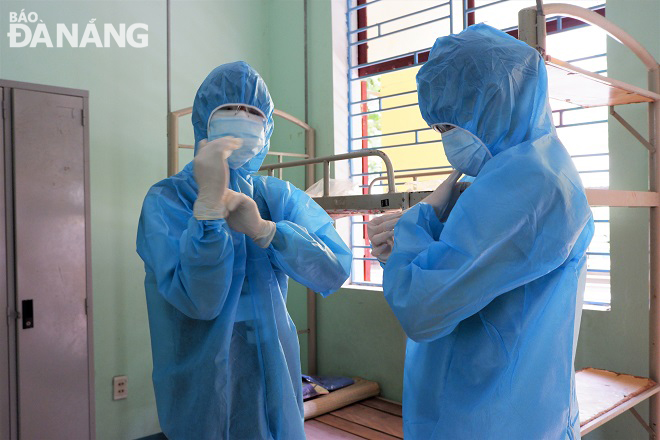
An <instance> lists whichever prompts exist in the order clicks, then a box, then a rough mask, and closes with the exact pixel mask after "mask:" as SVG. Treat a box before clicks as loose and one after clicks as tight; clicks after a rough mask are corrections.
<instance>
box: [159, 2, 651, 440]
mask: <svg viewBox="0 0 660 440" xmlns="http://www.w3.org/2000/svg"><path fill="white" fill-rule="evenodd" d="M540 3H541V2H537V7H532V8H525V9H523V10H521V11H520V13H519V38H520V40H522V41H525V42H526V43H528V44H529V45H531V46H532V47H534V48H536V49H537V50H539V52H540V53H541V55H542V56H543V57H544V59H545V62H546V67H547V70H548V82H549V84H550V96H551V97H552V98H554V99H558V100H562V101H566V102H570V103H573V104H576V105H580V106H582V107H596V106H605V105H607V106H609V108H610V114H611V115H612V116H613V117H614V118H615V119H616V120H617V121H619V122H620V123H621V124H622V125H623V126H624V127H625V128H626V129H627V130H628V131H629V132H630V133H631V134H632V135H633V136H634V137H635V138H636V139H637V140H638V141H640V143H641V144H642V145H643V146H644V147H645V148H646V149H648V151H649V191H625V190H624V191H622V190H609V189H587V191H586V192H587V198H588V200H589V204H590V205H591V206H608V207H631V208H649V209H650V228H649V229H650V310H649V327H650V329H649V331H650V340H649V344H650V347H649V349H650V359H649V371H650V379H649V378H640V377H635V376H631V375H627V374H619V373H613V372H609V371H606V370H598V369H593V368H588V369H585V370H582V371H579V372H577V373H576V387H577V389H578V400H579V401H581V402H583V403H584V408H583V409H584V411H583V409H581V411H580V413H581V414H580V415H581V417H580V419H581V434H582V435H585V434H587V433H589V432H591V431H592V430H594V429H596V428H597V427H599V426H601V425H602V424H603V423H605V422H607V421H609V420H611V419H613V418H614V417H616V416H618V415H620V414H622V413H624V412H625V411H630V412H631V413H632V415H633V416H634V417H635V418H636V419H637V420H638V421H639V422H640V423H641V424H642V426H643V427H644V428H645V429H646V430H647V431H648V432H649V436H650V438H652V439H654V438H656V430H657V425H658V423H659V422H660V401H659V400H658V399H659V397H658V393H659V392H660V384H659V383H658V382H659V381H660V348H659V347H658V344H660V154H658V146H659V144H660V66H659V65H658V62H657V61H656V60H655V59H654V58H653V56H652V55H651V54H650V53H649V52H648V51H647V50H646V49H645V48H644V47H643V46H642V45H641V44H640V43H639V42H637V41H636V40H635V39H634V38H633V37H632V36H631V35H630V34H628V33H627V32H625V31H624V30H623V29H621V28H620V27H618V26H616V25H615V24H613V23H612V22H610V21H609V20H607V19H606V18H604V17H603V16H601V15H599V14H597V13H595V12H593V11H590V10H588V9H584V8H581V7H578V6H574V5H568V4H562V3H555V4H549V5H542V4H540ZM546 15H562V16H569V17H573V18H576V19H578V20H581V21H583V22H586V23H588V24H591V25H594V26H597V27H599V28H601V29H603V30H604V31H605V32H607V33H608V34H609V35H610V36H612V37H613V38H615V39H616V40H617V41H619V42H621V43H622V44H624V45H625V46H626V47H627V48H629V49H630V50H631V51H632V52H633V53H634V54H635V55H636V56H637V57H638V58H639V59H640V60H641V61H642V62H643V63H644V65H645V66H646V68H647V69H648V84H649V85H648V88H649V90H645V89H642V88H639V87H636V86H633V85H630V84H626V83H624V82H622V81H618V80H615V79H612V78H608V77H604V76H602V75H598V74H594V73H592V72H589V71H586V70H584V69H580V68H578V67H575V66H572V65H571V64H569V63H566V62H563V61H560V60H557V59H555V58H553V57H551V56H549V55H547V54H546V53H545V38H546V28H545V16H546ZM644 102H646V103H648V119H649V138H648V139H646V138H645V137H644V136H643V135H642V134H640V133H639V132H637V131H636V130H635V129H634V128H633V127H632V126H631V125H630V124H629V123H628V122H627V121H625V119H623V117H621V116H620V115H619V114H618V113H617V112H616V111H615V110H614V107H615V106H616V105H625V104H633V103H644ZM191 111H192V108H190V107H189V108H186V109H182V110H178V111H174V112H171V113H170V114H169V120H168V127H169V132H170V136H169V137H168V175H172V174H174V173H176V172H177V171H178V150H179V148H185V149H192V148H194V147H193V146H192V145H181V144H179V143H178V119H179V117H181V116H184V115H187V114H189V113H191ZM275 115H276V116H278V117H281V118H283V119H285V120H288V121H290V122H292V123H294V124H296V125H298V126H299V127H301V128H302V129H304V130H305V154H295V153H282V152H276V151H271V152H269V154H270V155H274V156H276V157H277V158H278V163H275V164H270V165H264V166H262V167H261V170H260V171H266V172H268V175H271V176H272V175H274V173H275V171H276V170H278V172H279V177H280V178H281V177H282V171H283V169H284V168H292V167H298V166H305V185H306V187H310V186H311V185H312V184H313V183H314V182H315V180H316V177H315V169H314V166H315V165H316V164H322V165H323V182H324V185H323V196H321V197H315V198H314V200H315V201H316V202H317V203H319V205H320V206H321V207H323V208H324V209H325V210H326V211H327V212H328V213H330V214H331V215H333V216H334V217H340V216H344V215H357V214H361V215H365V214H378V213H383V212H388V211H393V210H401V209H406V208H409V207H410V206H413V205H415V204H416V203H418V202H420V201H421V200H422V199H423V198H424V197H426V195H428V194H429V192H430V191H406V192H397V191H396V185H395V179H399V178H412V179H413V180H416V179H417V178H418V177H422V176H430V175H441V174H447V172H446V171H437V172H430V173H428V172H427V173H419V174H400V175H397V176H395V175H394V171H393V167H392V163H391V161H390V159H389V158H388V156H387V155H386V154H385V153H383V152H382V151H380V150H375V149H365V150H363V151H355V152H351V153H347V154H339V155H333V156H326V157H315V139H314V136H315V132H314V129H313V128H312V127H310V126H309V125H308V124H306V123H305V122H303V121H301V120H299V119H297V118H295V117H293V116H291V115H289V114H287V113H285V112H283V111H281V110H275ZM365 156H378V157H380V158H381V159H382V160H383V162H384V164H385V169H386V171H385V175H383V176H380V177H376V178H375V179H374V180H373V181H372V182H371V183H370V185H369V188H368V191H367V194H362V195H346V196H332V195H330V194H329V191H330V163H332V162H336V161H339V160H349V159H354V158H358V157H365ZM284 157H296V158H301V160H296V161H292V162H284V161H283V159H284ZM382 180H386V181H387V192H386V193H384V194H372V193H371V189H372V187H373V185H374V184H375V183H376V182H378V181H382ZM654 269H655V270H654ZM307 324H308V325H307V329H305V330H300V331H299V332H298V333H299V334H301V333H307V334H308V354H307V357H308V371H309V373H310V374H315V373H316V370H317V368H316V367H317V358H316V355H317V350H316V294H315V293H314V292H313V291H311V290H309V289H308V290H307ZM599 390H608V391H609V392H610V394H612V395H613V397H612V398H611V401H608V400H607V399H606V398H604V397H603V396H602V395H600V394H599ZM613 390H614V391H616V392H612V391H613ZM646 399H650V403H651V409H650V414H649V423H646V421H644V419H643V418H642V417H641V416H640V415H639V413H638V412H637V411H636V410H635V409H634V406H635V405H637V404H638V403H640V402H642V401H644V400H646ZM580 406H581V408H582V407H583V405H580ZM583 412H584V414H583Z"/></svg>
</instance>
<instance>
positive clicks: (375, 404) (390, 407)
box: [360, 397, 403, 417]
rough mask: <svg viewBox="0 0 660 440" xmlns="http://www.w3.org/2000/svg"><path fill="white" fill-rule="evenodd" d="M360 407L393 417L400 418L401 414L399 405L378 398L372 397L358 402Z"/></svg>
mask: <svg viewBox="0 0 660 440" xmlns="http://www.w3.org/2000/svg"><path fill="white" fill-rule="evenodd" d="M360 405H365V406H368V407H371V408H375V409H377V410H380V411H383V412H386V413H390V414H393V415H395V416H399V417H402V416H403V413H402V410H401V405H399V404H398V403H394V402H390V401H387V400H385V399H382V398H380V397H374V398H372V399H367V400H363V401H362V402H360Z"/></svg>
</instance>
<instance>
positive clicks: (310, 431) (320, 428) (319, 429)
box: [305, 420, 362, 440]
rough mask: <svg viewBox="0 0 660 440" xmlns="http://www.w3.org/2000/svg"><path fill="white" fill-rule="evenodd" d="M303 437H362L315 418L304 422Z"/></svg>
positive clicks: (328, 439) (332, 439) (309, 439)
mask: <svg viewBox="0 0 660 440" xmlns="http://www.w3.org/2000/svg"><path fill="white" fill-rule="evenodd" d="M305 437H307V440H356V439H357V440H360V439H361V438H362V437H358V436H357V435H353V434H351V433H350V432H346V431H342V430H341V429H337V428H333V427H332V426H329V425H326V424H325V423H321V422H317V421H316V420H308V421H306V422H305Z"/></svg>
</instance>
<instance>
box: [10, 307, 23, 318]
mask: <svg viewBox="0 0 660 440" xmlns="http://www.w3.org/2000/svg"><path fill="white" fill-rule="evenodd" d="M7 317H8V318H9V319H20V317H21V314H20V313H19V312H17V311H16V310H12V309H10V308H7Z"/></svg>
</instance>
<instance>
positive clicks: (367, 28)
mask: <svg viewBox="0 0 660 440" xmlns="http://www.w3.org/2000/svg"><path fill="white" fill-rule="evenodd" d="M450 3H451V2H450V1H449V2H445V3H440V4H438V5H435V6H431V7H429V8H425V9H420V10H419V11H415V12H410V13H408V14H404V15H399V16H398V17H394V18H390V19H388V20H383V21H380V22H378V23H374V24H370V25H368V26H364V27H361V28H358V29H354V30H352V31H348V34H349V35H352V34H356V33H358V32H363V31H366V30H369V29H372V28H374V27H377V28H378V34H379V35H380V27H381V25H383V24H388V23H393V22H395V21H398V20H402V19H404V18H408V17H412V16H413V15H417V14H422V13H424V12H428V11H432V10H433V9H438V8H442V7H444V6H447V5H449V4H450ZM364 41H366V40H363V42H364Z"/></svg>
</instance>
